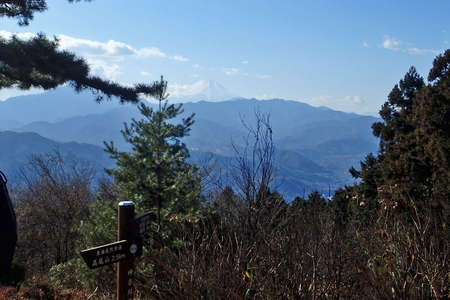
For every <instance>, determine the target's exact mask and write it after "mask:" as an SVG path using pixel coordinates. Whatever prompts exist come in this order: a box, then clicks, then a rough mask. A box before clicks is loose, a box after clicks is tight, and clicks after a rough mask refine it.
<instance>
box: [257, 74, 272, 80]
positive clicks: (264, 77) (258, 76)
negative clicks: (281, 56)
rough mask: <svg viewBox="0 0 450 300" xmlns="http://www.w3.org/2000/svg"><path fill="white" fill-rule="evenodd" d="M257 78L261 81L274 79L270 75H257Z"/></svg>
mask: <svg viewBox="0 0 450 300" xmlns="http://www.w3.org/2000/svg"><path fill="white" fill-rule="evenodd" d="M255 76H256V78H259V79H269V78H272V75H268V74H256V75H255Z"/></svg>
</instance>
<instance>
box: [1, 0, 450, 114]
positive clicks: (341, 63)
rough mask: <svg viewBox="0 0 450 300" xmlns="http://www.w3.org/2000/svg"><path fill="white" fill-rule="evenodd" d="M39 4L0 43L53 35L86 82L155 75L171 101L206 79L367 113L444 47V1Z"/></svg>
mask: <svg viewBox="0 0 450 300" xmlns="http://www.w3.org/2000/svg"><path fill="white" fill-rule="evenodd" d="M48 4H49V10H48V11H46V12H44V13H40V14H36V15H35V19H34V20H33V21H32V23H31V25H30V26H27V27H20V26H18V25H17V24H16V22H15V21H14V20H7V19H5V18H2V19H1V25H0V34H3V35H8V34H9V33H11V32H19V33H22V35H23V36H24V37H26V36H27V34H25V33H37V32H44V33H46V34H47V35H48V36H54V35H56V36H58V37H59V38H60V40H61V47H62V48H65V49H68V50H71V51H74V52H75V53H77V54H78V55H80V56H83V57H85V58H86V59H87V60H88V62H89V63H90V64H91V67H92V70H93V72H94V73H98V74H100V75H102V76H105V77H108V78H111V79H114V80H118V81H120V82H123V83H135V82H148V81H153V80H157V79H158V78H159V76H160V75H164V77H165V78H166V79H167V80H168V81H169V84H170V85H171V92H172V94H174V95H177V96H183V95H184V94H189V93H191V94H192V93H195V92H196V89H199V88H201V86H202V83H203V82H204V81H206V80H214V81H217V82H219V83H221V84H222V85H223V86H225V87H226V88H227V89H228V90H229V91H230V92H231V93H233V94H235V95H239V96H243V97H257V98H273V97H281V98H285V99H291V100H298V101H302V102H306V103H310V104H313V105H324V106H328V107H331V108H334V109H338V110H344V111H353V112H358V113H372V114H373V113H375V112H377V111H378V109H379V107H380V106H381V104H382V103H383V102H384V101H385V100H386V96H387V94H388V93H389V91H390V90H391V89H392V87H393V86H394V84H395V83H397V82H398V80H399V79H401V77H402V76H403V75H404V74H405V72H406V71H407V70H408V68H409V67H410V66H411V65H414V66H416V68H417V69H418V71H419V72H420V73H422V74H423V75H424V76H426V74H427V72H428V70H429V69H430V67H431V64H432V61H433V59H434V57H435V56H436V54H437V53H439V52H441V51H443V50H444V49H447V48H450V44H449V43H450V20H449V18H448V12H449V11H450V1H438V0H435V1H411V0H410V1H392V0H390V1H346V0H340V1H337V0H336V1H331V0H330V1H321V0H315V1H301V0H297V1H290V0H289V1H288V0H279V1H275V0H271V1H265V0H259V1H254V0H232V1H219V0H203V1H200V0H190V1H187V0H185V1H182V0H178V1H177V0H171V1H159V0H158V1H154V0H152V1H150V0H133V1H121V0H95V1H93V2H90V3H78V4H69V3H67V2H66V1H62V0H49V1H48ZM12 94H13V92H12V91H0V98H5V97H6V96H9V95H12Z"/></svg>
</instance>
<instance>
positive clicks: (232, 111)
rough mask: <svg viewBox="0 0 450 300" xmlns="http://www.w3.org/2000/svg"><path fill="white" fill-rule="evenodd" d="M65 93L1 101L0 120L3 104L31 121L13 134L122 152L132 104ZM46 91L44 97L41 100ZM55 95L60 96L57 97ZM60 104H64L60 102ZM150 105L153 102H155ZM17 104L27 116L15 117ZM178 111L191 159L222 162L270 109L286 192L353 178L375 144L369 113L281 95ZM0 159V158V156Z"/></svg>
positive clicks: (191, 104) (281, 185) (132, 114)
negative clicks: (187, 126) (187, 127)
mask: <svg viewBox="0 0 450 300" xmlns="http://www.w3.org/2000/svg"><path fill="white" fill-rule="evenodd" d="M67 93H69V92H68V90H67V89H63V91H59V90H55V91H51V92H49V93H44V94H40V95H37V97H36V98H34V100H32V99H33V96H24V98H23V99H22V98H21V97H16V98H13V99H9V100H7V101H6V104H7V105H5V102H3V103H0V116H1V117H2V118H3V115H4V114H6V113H5V112H4V111H3V110H2V109H3V107H7V108H8V109H9V110H8V118H9V119H10V120H13V121H14V122H16V123H15V124H18V123H21V122H24V120H25V121H26V120H27V119H26V118H30V120H33V121H34V122H27V124H26V125H23V126H19V127H17V126H16V127H15V128H14V131H17V132H36V133H38V134H40V135H41V136H43V137H46V138H48V139H51V140H54V141H57V143H59V144H66V143H68V142H72V141H76V142H81V143H88V144H93V145H97V146H101V147H97V148H98V149H97V150H95V151H94V152H98V151H100V150H101V149H102V148H103V141H114V142H115V143H116V145H117V146H118V147H119V148H122V149H124V150H126V149H128V145H126V144H125V143H124V141H123V138H122V135H121V133H120V130H121V129H122V128H123V123H124V122H130V121H131V118H136V119H140V114H139V112H138V110H137V108H136V106H134V105H120V104H118V103H117V101H114V100H113V101H111V102H106V103H103V104H97V103H96V102H95V101H94V97H93V96H92V95H91V94H90V93H81V94H78V95H77V94H74V93H73V92H72V93H71V94H70V93H69V96H70V97H69V96H68V97H66V96H67ZM46 94H50V96H49V97H48V99H47V97H46ZM58 95H59V96H58ZM58 97H62V98H61V99H62V100H61V101H60V102H58V100H57V99H58ZM74 97H76V98H77V100H74ZM78 98H79V99H78ZM73 102H76V103H77V104H76V106H77V108H76V109H75V110H74V109H72V108H73V107H72V106H71V105H72V103H73ZM66 103H71V105H67V106H66ZM149 104H150V105H153V106H154V103H151V102H149ZM2 105H4V106H2ZM24 105H25V106H26V113H25V114H21V113H20V112H21V109H23V107H24ZM35 107H39V109H37V108H36V109H34V108H35ZM51 107H58V110H59V111H58V113H54V114H51V113H44V114H41V112H42V110H45V109H51ZM183 108H184V110H185V114H184V116H186V115H188V114H190V113H195V114H196V116H195V120H196V122H195V123H194V125H193V126H192V130H191V132H190V136H189V137H187V138H185V142H186V144H187V145H188V147H189V148H190V149H191V151H192V154H193V155H192V156H193V158H192V161H202V157H204V155H205V153H213V154H214V155H215V156H216V159H217V161H219V162H220V163H219V165H220V166H221V167H226V166H229V164H230V159H232V157H233V156H234V155H235V154H236V153H235V152H234V150H233V147H232V144H234V145H235V146H236V148H238V149H239V148H240V147H242V146H243V144H244V142H245V141H244V140H245V136H246V129H245V128H244V126H243V122H244V123H245V124H247V125H249V126H252V125H253V124H254V123H255V112H259V113H262V114H270V120H271V127H272V131H273V136H274V141H275V144H276V149H277V156H276V163H277V166H278V169H277V175H278V180H277V182H276V183H275V186H278V189H279V190H280V191H283V192H284V193H285V194H287V195H290V196H292V195H294V194H295V193H297V192H298V191H301V190H307V191H310V190H311V189H313V188H316V189H321V190H325V189H328V187H329V186H332V187H333V188H336V187H339V186H342V185H344V184H348V183H351V182H353V181H352V179H351V178H350V176H349V174H348V172H347V170H348V169H349V168H350V167H351V166H352V165H357V164H358V162H359V161H360V160H361V159H362V158H363V157H364V156H365V155H366V154H367V153H368V152H371V151H376V149H377V140H376V139H375V138H374V137H373V136H372V134H371V129H370V126H371V124H372V123H373V122H375V121H376V120H377V119H376V118H373V117H369V116H360V115H357V114H353V113H345V112H339V111H335V110H332V109H328V108H324V107H320V108H317V107H313V106H310V105H308V104H305V103H301V102H297V101H289V100H282V99H272V100H264V101H261V100H256V99H243V98H238V99H233V100H229V101H222V102H206V101H199V102H188V103H185V104H184V106H183ZM2 114H3V115H2ZM62 116H67V117H66V118H64V117H62ZM36 120H38V121H36ZM1 125H2V123H0V126H1ZM6 128H7V127H6ZM9 129H10V128H9ZM0 130H1V127H0ZM54 141H52V142H53V143H55V142H54ZM3 143H4V142H2V144H1V145H3ZM50 144H51V143H50ZM46 149H48V147H47V148H46ZM101 151H102V150H101ZM202 153H203V154H202ZM105 155H106V154H105ZM0 160H4V158H3V156H2V157H0ZM105 163H106V162H105ZM108 163H110V162H108Z"/></svg>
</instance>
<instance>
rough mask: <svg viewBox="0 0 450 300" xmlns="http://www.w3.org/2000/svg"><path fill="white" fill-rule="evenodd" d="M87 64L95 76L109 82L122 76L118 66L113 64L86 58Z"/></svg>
mask: <svg viewBox="0 0 450 300" xmlns="http://www.w3.org/2000/svg"><path fill="white" fill-rule="evenodd" d="M86 61H87V63H88V64H89V66H90V67H91V70H92V72H93V73H94V74H96V75H101V76H104V77H106V78H108V79H111V80H116V79H117V77H119V76H120V75H122V74H123V72H122V71H121V70H120V67H119V65H117V64H114V63H108V62H106V61H104V60H101V59H95V58H90V57H88V58H86Z"/></svg>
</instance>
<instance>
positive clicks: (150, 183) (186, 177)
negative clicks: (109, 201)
mask: <svg viewBox="0 0 450 300" xmlns="http://www.w3.org/2000/svg"><path fill="white" fill-rule="evenodd" d="M160 86H161V89H160V90H159V93H158V98H157V100H158V102H159V108H158V109H157V110H154V109H153V108H151V107H149V106H147V105H145V104H143V103H141V104H139V106H138V107H139V111H140V112H141V114H142V115H143V117H144V119H142V120H138V121H137V120H134V119H133V120H132V122H131V124H125V128H124V130H122V134H123V137H124V138H125V140H126V141H127V142H128V143H130V144H131V145H132V151H131V152H130V153H128V152H121V151H119V150H118V149H117V148H116V147H115V146H114V144H113V143H112V142H111V143H105V145H106V151H107V152H108V153H110V155H111V157H112V158H113V159H115V160H116V161H117V167H118V168H117V169H110V170H107V171H108V173H109V174H112V175H113V176H114V178H115V180H116V183H117V184H118V185H119V187H120V188H121V190H122V191H123V193H124V194H123V197H124V199H128V200H133V201H135V202H136V203H137V205H138V206H139V207H142V208H143V209H145V210H157V211H158V216H159V218H160V220H161V212H162V213H163V214H162V216H167V215H170V214H173V213H183V214H185V213H190V212H192V210H194V209H195V208H198V207H199V204H200V191H201V180H200V176H199V173H198V168H197V167H196V166H194V165H191V164H189V163H187V162H186V159H187V158H188V157H189V151H188V149H187V147H186V145H185V144H184V143H183V142H182V141H181V139H182V138H183V137H185V136H186V135H188V134H189V131H190V127H191V125H192V124H193V122H194V119H193V118H194V115H193V114H192V115H190V116H188V117H187V118H184V119H182V120H181V122H180V123H179V124H176V123H175V122H174V121H172V122H171V121H170V120H172V119H174V118H176V117H177V116H178V115H180V114H181V113H182V112H183V110H182V105H181V104H179V105H174V104H170V105H169V104H168V102H167V100H166V98H167V95H166V88H167V82H166V81H164V80H163V79H162V78H161V81H160Z"/></svg>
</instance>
